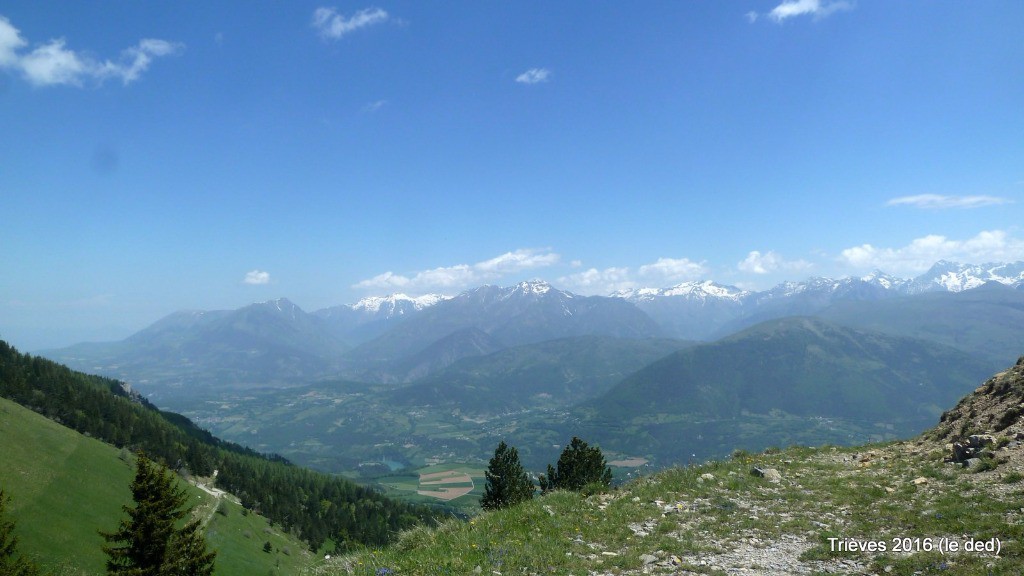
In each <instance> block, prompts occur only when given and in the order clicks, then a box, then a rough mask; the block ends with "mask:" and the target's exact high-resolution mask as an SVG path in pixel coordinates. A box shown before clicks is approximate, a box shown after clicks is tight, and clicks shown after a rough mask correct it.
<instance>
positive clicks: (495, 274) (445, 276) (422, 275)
mask: <svg viewBox="0 0 1024 576" xmlns="http://www.w3.org/2000/svg"><path fill="white" fill-rule="evenodd" d="M559 259H560V256H559V255H558V254H555V253H554V252H551V251H550V250H540V251H538V250H531V249H519V250H516V251H514V252H506V253H504V254H501V255H500V256H495V257H494V258H490V259H488V260H484V261H482V262H477V263H476V264H456V265H454V266H442V267H440V268H432V269H430V270H422V271H420V272H417V273H415V274H413V275H412V277H411V278H410V277H408V276H403V275H400V274H395V273H394V272H390V271H389V272H385V273H383V274H378V275H377V276H374V277H373V278H369V279H367V280H362V281H360V282H358V283H356V284H353V285H352V287H353V288H356V289H359V290H393V289H396V288H401V289H403V290H404V291H406V292H410V293H426V292H430V291H436V290H444V291H449V292H450V291H453V290H463V289H466V288H471V287H473V286H477V285H479V284H483V283H486V282H489V281H492V280H497V279H499V278H502V277H504V276H507V275H510V274H515V273H517V272H522V271H524V270H530V269H534V268H543V267H546V266H551V265H552V264H556V263H557V262H558V261H559Z"/></svg>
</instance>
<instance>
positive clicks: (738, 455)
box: [729, 448, 750, 460]
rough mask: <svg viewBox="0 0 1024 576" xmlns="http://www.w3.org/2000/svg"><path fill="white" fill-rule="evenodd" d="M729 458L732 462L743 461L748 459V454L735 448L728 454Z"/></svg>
mask: <svg viewBox="0 0 1024 576" xmlns="http://www.w3.org/2000/svg"><path fill="white" fill-rule="evenodd" d="M729 457H730V458H732V459H733V460H743V459H745V458H750V452H747V451H746V450H744V449H742V448H737V449H735V450H733V451H732V454H730V455H729Z"/></svg>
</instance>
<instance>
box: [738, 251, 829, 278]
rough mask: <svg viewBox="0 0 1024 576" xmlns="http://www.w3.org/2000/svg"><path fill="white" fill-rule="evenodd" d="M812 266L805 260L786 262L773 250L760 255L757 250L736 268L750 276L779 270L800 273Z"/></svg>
mask: <svg viewBox="0 0 1024 576" xmlns="http://www.w3.org/2000/svg"><path fill="white" fill-rule="evenodd" d="M812 266H813V265H812V264H811V263H810V262H808V261H806V260H786V259H785V258H783V257H782V256H781V255H780V254H779V253H777V252H775V251H773V250H769V251H767V252H764V253H761V252H760V251H759V250H752V251H751V252H750V253H749V254H747V257H746V258H744V259H743V261H742V262H740V263H738V264H736V267H737V268H738V269H739V270H740V271H741V272H747V273H750V274H770V273H772V272H777V271H779V270H784V271H787V272H802V271H804V270H807V269H809V268H811V267H812Z"/></svg>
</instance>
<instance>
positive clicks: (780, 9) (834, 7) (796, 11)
mask: <svg viewBox="0 0 1024 576" xmlns="http://www.w3.org/2000/svg"><path fill="white" fill-rule="evenodd" d="M851 9H853V4H852V3H850V2H846V1H844V0H836V1H834V2H822V1H821V0H785V1H784V2H782V3H781V4H779V5H778V6H776V7H775V8H772V11H771V12H769V13H768V17H769V18H771V19H772V20H775V21H776V22H780V23H781V22H782V21H783V20H786V19H787V18H793V17H796V16H806V15H810V16H814V17H815V18H824V17H825V16H828V15H829V14H832V13H833V12H838V11H840V10H851Z"/></svg>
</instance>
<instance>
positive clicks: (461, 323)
mask: <svg viewBox="0 0 1024 576" xmlns="http://www.w3.org/2000/svg"><path fill="white" fill-rule="evenodd" d="M985 286H988V287H990V288H991V289H992V291H993V292H994V293H996V292H998V294H999V295H998V296H995V295H992V294H990V295H987V296H985V297H983V298H981V299H982V300H987V303H986V304H984V305H982V304H979V303H976V304H974V305H972V306H973V308H972V310H977V311H980V313H979V314H974V313H971V314H965V313H960V312H955V311H953V310H962V309H963V308H962V307H960V304H961V303H963V302H964V301H966V300H978V299H979V298H975V297H971V298H964V299H962V300H958V299H957V295H959V294H962V293H971V294H975V293H978V292H977V289H978V288H982V287H985ZM1022 287H1024V262H1016V263H1013V264H983V265H962V264H956V263H951V262H938V263H936V264H935V265H934V266H933V267H932V268H931V269H930V270H929V271H928V272H926V273H925V274H923V275H921V276H918V277H917V278H913V279H900V278H895V277H892V276H889V275H887V274H884V273H882V272H875V273H872V274H870V275H868V276H864V277H861V278H842V279H838V280H835V279H830V278H811V279H809V280H806V281H803V282H784V283H782V284H779V285H778V286H775V287H774V288H772V289H770V290H766V291H762V292H752V291H746V290H741V289H739V288H736V287H734V286H725V285H721V284H717V283H715V282H712V281H701V282H685V283H682V284H678V285H676V286H673V287H670V288H642V289H635V290H629V291H622V292H617V293H615V294H612V295H611V296H607V297H605V296H580V295H577V294H573V293H570V292H567V291H563V290H558V289H556V288H554V287H552V286H550V285H549V284H547V283H545V282H542V281H532V282H522V283H520V284H518V285H516V286H511V287H498V286H481V287H479V288H474V289H471V290H467V291H465V292H463V293H461V294H458V295H456V296H454V297H447V296H441V295H426V296H421V297H416V298H413V297H409V296H406V295H402V294H395V295H391V296H386V297H372V298H366V299H363V300H361V301H359V302H357V303H356V304H352V305H343V306H334V307H330V308H325V309H322V310H317V311H314V312H312V313H308V312H305V311H303V310H302V309H301V308H299V307H298V306H297V305H295V304H294V303H292V302H290V301H289V300H287V299H285V298H280V299H277V300H270V301H267V302H262V303H257V304H252V305H249V306H246V307H243V308H240V309H238V310H219V311H185V312H177V313H174V314H171V315H170V316H167V317H165V318H163V319H161V320H159V321H157V322H156V323H154V324H153V325H151V326H149V327H147V328H146V329H144V330H142V331H140V332H138V333H136V334H134V335H132V336H130V337H128V338H126V339H125V340H122V341H119V342H108V343H84V344H78V345H75V346H71V347H68V348H63V349H59V350H49V351H43V352H42V354H44V355H46V356H48V357H50V358H53V359H55V360H58V361H60V362H63V363H66V364H68V365H70V366H72V367H74V368H77V369H81V370H89V371H93V372H97V373H100V374H104V375H107V376H112V377H116V378H121V379H124V380H127V381H129V382H132V383H133V384H134V385H137V386H139V387H141V388H143V389H147V390H149V391H156V390H174V389H179V388H182V387H186V388H187V387H195V386H218V387H223V386H242V387H253V386H267V385H270V386H288V385H295V384H297V383H303V382H311V381H316V380H319V379H323V378H339V377H340V378H346V379H350V380H360V381H366V382H384V383H386V382H390V383H404V382H412V381H415V380H418V379H421V378H426V377H429V376H431V375H433V374H437V373H438V372H439V371H442V370H444V369H445V368H447V367H448V366H451V365H452V364H453V363H454V362H456V361H458V360H460V359H462V358H468V357H482V356H486V355H488V354H490V353H493V352H497V351H500V350H505V349H509V348H513V347H516V346H521V345H525V344H535V343H540V342H545V341H549V340H553V339H558V338H571V337H579V336H601V337H611V338H616V339H646V338H674V339H681V340H687V341H712V340H716V339H719V338H722V337H724V336H728V335H730V334H734V333H736V332H739V331H741V330H743V329H745V328H748V327H750V326H753V325H755V324H758V323H760V322H763V321H766V320H771V319H775V318H783V317H788V316H802V315H821V316H823V317H826V318H829V319H831V320H833V321H838V322H840V323H848V324H850V325H854V326H860V327H865V328H868V327H870V328H871V329H874V330H880V331H882V332H887V331H888V332H892V333H894V334H898V335H903V336H914V337H918V336H919V337H924V338H934V339H936V340H937V341H939V342H942V343H944V344H949V345H953V346H959V347H962V348H965V349H967V350H968V351H970V352H972V353H979V354H983V355H988V356H989V358H990V359H991V360H992V362H993V363H994V365H995V364H998V363H1000V362H1006V361H1008V360H1009V359H1012V358H1013V357H1014V355H1015V354H1016V353H1017V351H1019V350H1020V348H1019V347H1018V343H1019V342H1021V339H1020V338H1019V337H1018V336H1019V332H1020V330H1019V329H1018V328H1017V326H1019V323H1015V322H1011V321H1007V320H1005V319H1006V318H1014V319H1015V318H1017V316H1018V315H1019V310H1020V302H1021V301H1024V290H1022ZM997 288H1003V290H1002V291H1001V292H1000V291H998V290H997ZM950 307H952V308H950ZM951 315H952V316H951ZM953 316H956V317H957V318H958V320H957V324H958V326H956V327H953V326H945V327H944V328H942V329H941V330H933V329H930V328H929V326H931V325H934V324H935V323H936V322H938V323H943V320H941V319H943V318H951V317H953ZM895 318H899V319H900V321H899V322H895V320H894V319H895ZM1001 319H1002V320H1001ZM945 323H946V324H948V323H949V322H945ZM954 328H955V330H954ZM951 330H952V332H951ZM965 331H966V332H970V333H972V334H974V335H973V336H970V337H967V336H963V335H961V336H955V335H952V334H954V333H957V334H958V333H961V332H965ZM993 331H994V332H993Z"/></svg>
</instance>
